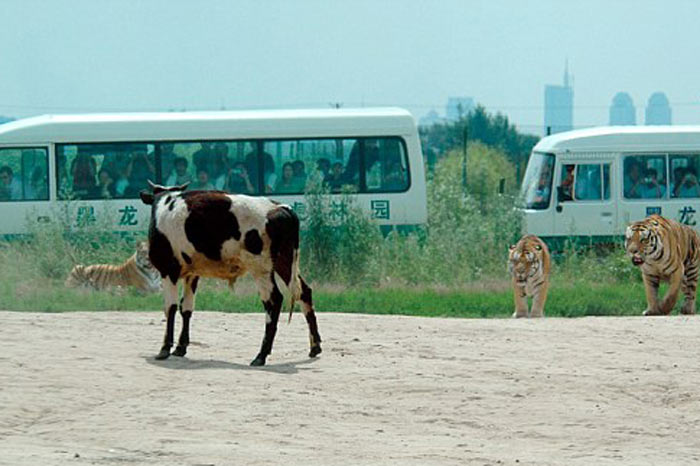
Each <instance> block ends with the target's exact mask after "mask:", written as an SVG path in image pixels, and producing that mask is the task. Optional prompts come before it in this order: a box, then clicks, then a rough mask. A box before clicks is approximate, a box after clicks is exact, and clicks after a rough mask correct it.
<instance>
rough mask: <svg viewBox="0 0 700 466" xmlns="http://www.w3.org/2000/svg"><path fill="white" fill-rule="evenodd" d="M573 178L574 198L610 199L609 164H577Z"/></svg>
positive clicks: (589, 199)
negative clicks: (574, 182)
mask: <svg viewBox="0 0 700 466" xmlns="http://www.w3.org/2000/svg"><path fill="white" fill-rule="evenodd" d="M601 166H602V170H601ZM575 179H576V184H575V188H574V199H575V200H577V201H600V200H603V199H606V200H607V199H610V164H602V165H601V164H579V165H577V166H576V176H575Z"/></svg>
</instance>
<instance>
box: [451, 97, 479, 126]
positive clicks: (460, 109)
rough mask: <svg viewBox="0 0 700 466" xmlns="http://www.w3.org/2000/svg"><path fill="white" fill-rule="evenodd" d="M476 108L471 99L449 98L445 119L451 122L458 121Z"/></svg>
mask: <svg viewBox="0 0 700 466" xmlns="http://www.w3.org/2000/svg"><path fill="white" fill-rule="evenodd" d="M474 108H476V104H474V99H473V98H471V97H448V99H447V107H445V118H446V119H447V120H449V121H457V120H459V119H460V118H462V117H463V116H466V115H467V113H469V112H471V111H472V110H474Z"/></svg>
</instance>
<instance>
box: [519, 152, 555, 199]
mask: <svg viewBox="0 0 700 466" xmlns="http://www.w3.org/2000/svg"><path fill="white" fill-rule="evenodd" d="M553 174H554V156H553V155H552V154H543V153H541V152H534V153H533V154H532V156H530V161H529V162H528V164H527V171H526V172H525V177H524V178H523V185H522V186H523V190H522V196H523V200H524V201H525V207H526V208H527V209H546V208H548V207H549V202H550V198H551V191H552V178H553V176H552V175H553Z"/></svg>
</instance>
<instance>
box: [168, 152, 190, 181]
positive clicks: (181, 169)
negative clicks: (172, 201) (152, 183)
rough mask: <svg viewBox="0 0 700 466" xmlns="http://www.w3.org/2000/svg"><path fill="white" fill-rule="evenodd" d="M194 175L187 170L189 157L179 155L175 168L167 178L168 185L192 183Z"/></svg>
mask: <svg viewBox="0 0 700 466" xmlns="http://www.w3.org/2000/svg"><path fill="white" fill-rule="evenodd" d="M192 181H193V180H192V175H191V174H190V172H188V171H187V159H186V158H184V157H177V158H176V159H175V170H174V171H173V173H171V174H170V176H169V177H168V179H167V180H165V185H166V186H181V185H183V184H185V183H191V182H192Z"/></svg>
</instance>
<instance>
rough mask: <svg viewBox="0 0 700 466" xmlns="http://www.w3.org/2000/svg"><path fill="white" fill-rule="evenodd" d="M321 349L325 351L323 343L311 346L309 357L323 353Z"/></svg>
mask: <svg viewBox="0 0 700 466" xmlns="http://www.w3.org/2000/svg"><path fill="white" fill-rule="evenodd" d="M321 351H323V350H322V349H321V345H316V346H312V347H311V351H309V357H310V358H315V357H316V356H318V355H319V354H321Z"/></svg>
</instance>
